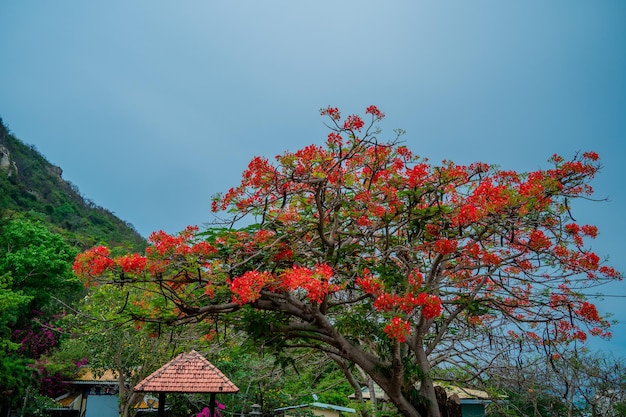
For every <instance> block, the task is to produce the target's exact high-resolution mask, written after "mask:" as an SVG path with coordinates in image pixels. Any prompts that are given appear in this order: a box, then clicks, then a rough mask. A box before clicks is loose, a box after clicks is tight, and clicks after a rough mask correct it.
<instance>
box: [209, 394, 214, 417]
mask: <svg viewBox="0 0 626 417" xmlns="http://www.w3.org/2000/svg"><path fill="white" fill-rule="evenodd" d="M209 417H215V393H214V392H212V393H211V397H210V399H209Z"/></svg>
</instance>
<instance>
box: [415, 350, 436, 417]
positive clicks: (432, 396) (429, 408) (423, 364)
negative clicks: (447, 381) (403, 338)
mask: <svg viewBox="0 0 626 417" xmlns="http://www.w3.org/2000/svg"><path fill="white" fill-rule="evenodd" d="M415 357H416V359H417V365H418V367H419V369H421V370H422V372H423V373H424V377H423V379H422V384H421V386H420V394H421V395H422V396H423V397H424V398H425V399H426V404H425V407H426V416H427V417H441V413H440V412H439V405H438V404H437V395H436V393H435V385H434V384H433V380H432V378H431V377H430V362H428V358H427V357H426V352H425V351H424V348H423V347H422V346H421V345H419V346H418V347H417V349H415Z"/></svg>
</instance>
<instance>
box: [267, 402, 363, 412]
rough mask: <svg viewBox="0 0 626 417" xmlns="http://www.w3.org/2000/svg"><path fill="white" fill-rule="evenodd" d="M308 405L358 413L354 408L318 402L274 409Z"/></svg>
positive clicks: (281, 409) (290, 408) (282, 409)
mask: <svg viewBox="0 0 626 417" xmlns="http://www.w3.org/2000/svg"><path fill="white" fill-rule="evenodd" d="M306 407H314V408H321V409H326V410H335V411H343V412H344V413H356V410H355V409H354V408H348V407H341V406H339V405H334V404H326V403H318V402H314V403H309V404H300V405H292V406H291V407H282V408H276V409H274V411H286V410H294V409H297V408H306Z"/></svg>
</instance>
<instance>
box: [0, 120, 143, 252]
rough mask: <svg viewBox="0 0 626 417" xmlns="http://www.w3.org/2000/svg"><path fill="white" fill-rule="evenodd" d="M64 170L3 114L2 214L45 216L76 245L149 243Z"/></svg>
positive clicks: (0, 138)
mask: <svg viewBox="0 0 626 417" xmlns="http://www.w3.org/2000/svg"><path fill="white" fill-rule="evenodd" d="M62 172H63V171H62V169H61V168H60V167H58V166H55V165H53V164H51V163H50V162H48V160H47V159H46V158H45V157H44V156H43V155H41V153H39V151H37V150H36V149H35V147H33V146H30V145H27V144H25V143H24V142H22V141H21V140H20V139H18V138H17V137H16V136H14V135H13V134H12V133H11V132H10V131H9V130H8V129H7V127H6V126H5V125H4V123H3V122H2V119H0V218H7V217H12V216H15V215H21V216H24V217H26V218H28V219H30V220H39V221H42V222H44V223H46V224H48V226H49V227H50V229H52V230H53V231H54V232H56V233H59V234H60V235H62V236H64V237H65V239H66V240H67V241H68V243H70V244H71V245H73V246H76V247H78V248H83V249H84V248H89V247H92V246H94V245H96V244H101V243H106V244H107V245H111V246H113V247H124V248H126V249H134V250H138V251H142V250H143V249H144V248H145V244H146V243H145V239H144V238H143V237H142V236H141V235H140V234H139V233H138V232H137V231H136V230H135V228H134V227H133V226H132V225H131V224H129V223H127V222H125V221H123V220H121V219H119V218H118V217H116V216H115V215H114V214H113V213H111V212H110V211H109V210H107V209H105V208H103V207H100V206H98V205H96V204H95V203H94V202H93V201H90V200H89V199H87V198H84V197H83V196H82V195H81V193H80V191H79V190H78V187H76V186H75V185H74V184H72V183H70V182H69V181H66V180H64V179H63V178H62Z"/></svg>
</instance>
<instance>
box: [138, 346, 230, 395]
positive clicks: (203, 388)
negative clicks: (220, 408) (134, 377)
mask: <svg viewBox="0 0 626 417" xmlns="http://www.w3.org/2000/svg"><path fill="white" fill-rule="evenodd" d="M135 391H138V392H179V393H184V392H197V393H200V392H203V393H220V392H223V393H233V392H238V391H239V388H237V386H236V385H235V384H233V383H232V382H231V381H230V380H229V379H228V378H227V377H226V376H225V375H224V374H223V373H222V372H221V371H220V370H219V369H217V368H216V367H215V366H214V365H213V364H212V363H211V362H209V361H208V360H206V359H205V358H204V357H203V356H202V355H200V354H199V353H198V352H196V351H195V350H192V351H191V352H189V353H181V354H180V355H178V356H177V357H175V358H174V359H172V360H171V361H169V362H168V363H166V364H165V365H163V366H162V367H161V368H159V369H157V370H156V371H154V372H153V373H152V374H151V375H150V376H148V377H147V378H145V379H144V380H143V381H141V382H140V383H138V384H137V385H135Z"/></svg>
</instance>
